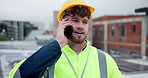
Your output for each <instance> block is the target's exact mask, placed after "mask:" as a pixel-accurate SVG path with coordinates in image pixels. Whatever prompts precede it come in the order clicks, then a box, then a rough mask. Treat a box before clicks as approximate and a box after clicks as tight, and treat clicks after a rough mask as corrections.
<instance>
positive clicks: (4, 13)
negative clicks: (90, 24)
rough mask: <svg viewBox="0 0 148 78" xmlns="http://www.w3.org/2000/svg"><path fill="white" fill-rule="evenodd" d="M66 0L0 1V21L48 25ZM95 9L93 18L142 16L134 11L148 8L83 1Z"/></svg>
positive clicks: (120, 0)
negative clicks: (54, 12) (31, 22)
mask: <svg viewBox="0 0 148 78" xmlns="http://www.w3.org/2000/svg"><path fill="white" fill-rule="evenodd" d="M65 1H66V0H0V20H20V21H34V22H42V23H50V24H51V25H53V11H54V10H56V11H58V10H60V8H61V6H62V4H63V3H64V2H65ZM85 1H86V2H87V3H88V4H89V5H91V6H93V7H95V9H96V11H95V12H94V14H93V18H97V17H101V16H105V15H129V14H144V13H135V9H137V8H143V7H148V0H85Z"/></svg>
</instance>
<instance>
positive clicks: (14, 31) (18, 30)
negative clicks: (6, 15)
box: [0, 20, 38, 40]
mask: <svg viewBox="0 0 148 78" xmlns="http://www.w3.org/2000/svg"><path fill="white" fill-rule="evenodd" d="M34 29H38V28H37V27H36V26H34V25H33V24H31V23H30V22H27V21H12V20H1V21H0V33H1V35H5V36H6V37H8V38H9V39H10V40H11V39H12V40H24V39H25V37H26V36H28V34H29V33H30V32H31V31H32V30H34Z"/></svg>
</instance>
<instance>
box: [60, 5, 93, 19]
mask: <svg viewBox="0 0 148 78" xmlns="http://www.w3.org/2000/svg"><path fill="white" fill-rule="evenodd" d="M76 15H78V16H80V17H88V19H89V18H90V16H91V12H90V10H89V9H88V8H87V7H85V6H82V5H79V6H74V7H71V8H69V9H66V10H65V11H64V12H63V14H62V17H61V18H62V19H64V18H66V17H67V16H76Z"/></svg>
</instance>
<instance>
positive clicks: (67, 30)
mask: <svg viewBox="0 0 148 78" xmlns="http://www.w3.org/2000/svg"><path fill="white" fill-rule="evenodd" d="M72 33H73V27H72V26H67V27H66V28H65V31H64V35H65V36H66V37H67V39H70V38H72Z"/></svg>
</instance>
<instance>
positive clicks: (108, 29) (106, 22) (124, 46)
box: [93, 15, 148, 57]
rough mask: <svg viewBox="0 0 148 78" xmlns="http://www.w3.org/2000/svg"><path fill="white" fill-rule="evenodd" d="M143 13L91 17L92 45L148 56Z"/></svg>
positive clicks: (103, 48)
mask: <svg viewBox="0 0 148 78" xmlns="http://www.w3.org/2000/svg"><path fill="white" fill-rule="evenodd" d="M146 26H147V24H146V18H145V16H144V15H119V16H102V17H98V18H95V19H93V45H94V46H96V47H98V48H100V49H102V50H105V51H107V52H114V53H118V54H121V55H125V56H132V57H136V56H142V57H143V56H144V57H145V56H148V36H147V35H146V28H147V27H146Z"/></svg>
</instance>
